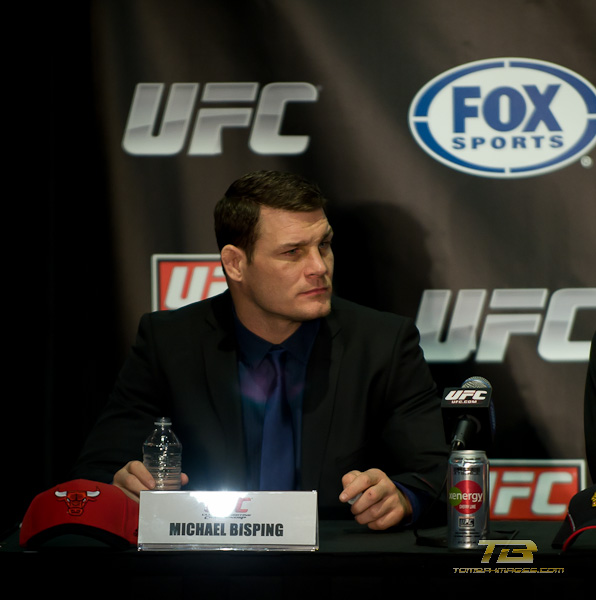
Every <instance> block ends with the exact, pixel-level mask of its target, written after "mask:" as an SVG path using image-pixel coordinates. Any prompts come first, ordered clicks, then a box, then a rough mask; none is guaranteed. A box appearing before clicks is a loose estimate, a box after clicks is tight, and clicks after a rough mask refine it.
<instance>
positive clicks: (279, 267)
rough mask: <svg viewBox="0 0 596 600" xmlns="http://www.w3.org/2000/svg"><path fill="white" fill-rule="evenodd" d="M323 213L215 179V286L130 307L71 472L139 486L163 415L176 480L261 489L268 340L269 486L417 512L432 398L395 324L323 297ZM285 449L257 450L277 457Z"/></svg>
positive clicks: (299, 193)
mask: <svg viewBox="0 0 596 600" xmlns="http://www.w3.org/2000/svg"><path fill="white" fill-rule="evenodd" d="M324 208H325V199H324V197H323V196H322V194H321V192H320V191H319V189H318V188H317V187H316V186H314V185H312V184H311V183H309V182H307V181H305V180H304V179H302V178H301V177H298V176H295V175H291V174H285V173H278V172H267V171H263V172H258V173H251V174H248V175H246V176H244V177H242V178H240V179H239V180H238V181H236V182H234V183H233V184H232V185H231V186H230V188H229V189H228V191H227V192H226V194H225V196H224V198H222V200H220V202H219V203H218V205H217V206H216V209H215V229H216V235H217V240H218V245H219V248H220V252H221V259H222V265H223V267H224V270H225V274H226V278H227V282H228V288H229V290H228V291H227V292H225V293H224V294H222V295H221V296H218V297H215V298H212V299H208V300H205V301H203V302H199V303H195V304H192V305H190V306H187V307H184V308H182V309H179V310H177V311H169V312H157V313H152V314H149V315H145V316H144V317H143V319H142V320H141V324H140V327H139V334H138V338H137V342H136V344H135V346H134V347H133V351H132V353H131V356H130V358H129V359H128V360H127V362H126V364H125V366H124V368H123V370H122V372H121V374H120V376H119V378H118V381H117V383H116V386H115V390H114V393H113V394H112V397H111V400H110V402H109V403H108V406H107V407H106V410H105V411H104V414H103V415H102V416H101V417H100V419H99V421H98V423H97V425H96V427H95V428H94V430H93V432H92V433H91V435H90V437H89V440H88V443H87V445H86V447H85V449H84V452H83V454H82V456H81V459H80V461H79V464H78V465H77V468H76V470H75V474H76V475H77V476H80V477H87V478H92V479H97V480H102V479H103V480H106V479H107V478H109V479H110V480H111V478H112V476H113V483H114V485H117V486H119V487H120V488H122V489H123V490H124V492H125V493H126V494H128V495H129V496H131V497H135V498H137V497H138V495H139V492H140V491H141V490H143V489H151V488H152V487H153V486H154V481H153V479H152V477H151V475H150V474H149V473H148V471H147V470H146V469H145V467H144V466H143V464H142V463H141V462H140V460H138V459H139V458H140V456H139V453H140V451H141V446H142V442H143V440H144V439H145V437H147V435H148V434H149V432H150V431H151V430H152V428H153V421H154V420H155V419H156V418H158V417H160V416H163V415H167V416H170V417H171V418H172V421H173V423H174V426H175V430H176V432H177V433H178V436H179V437H180V438H181V441H182V443H183V446H184V455H183V461H184V470H185V472H186V473H185V474H184V475H183V484H185V485H189V486H190V487H191V488H193V489H203V490H208V489H235V490H240V489H252V490H255V489H276V487H275V486H276V482H277V480H275V481H274V482H273V483H264V480H263V477H265V476H266V475H268V474H269V473H270V471H269V469H270V467H267V468H265V467H263V468H261V465H262V463H261V461H262V460H265V459H266V458H267V455H268V454H269V453H268V452H267V451H266V449H265V445H264V444H265V442H264V441H263V440H264V438H265V437H266V436H265V433H264V432H265V428H266V420H267V418H268V417H267V416H266V411H267V408H266V407H267V401H268V396H269V395H270V392H269V388H267V389H265V386H264V385H261V383H262V381H263V380H264V379H266V378H267V377H269V376H270V374H271V372H272V369H273V367H271V366H269V363H268V360H265V359H266V358H267V357H268V356H269V353H270V351H271V350H275V351H283V354H284V356H285V359H284V360H285V363H284V371H283V376H282V377H283V378H284V383H285V386H284V390H285V395H286V396H287V400H288V411H289V412H288V414H289V415H291V416H290V417H289V421H290V431H289V434H288V439H291V440H292V441H291V443H289V444H288V445H289V446H290V450H289V452H290V456H289V461H290V462H291V464H292V467H291V468H289V467H288V469H286V470H285V473H287V474H288V475H289V480H290V483H288V484H287V486H288V487H284V488H282V489H316V490H317V491H318V498H319V510H320V514H321V515H322V516H325V515H327V514H330V513H331V512H336V511H337V509H339V508H342V505H346V503H348V502H350V504H351V507H350V510H351V512H352V513H353V514H354V516H355V518H356V520H357V521H358V522H359V523H362V524H366V525H368V526H369V527H370V528H372V529H386V528H388V527H391V526H394V525H397V524H399V523H402V524H403V523H406V524H407V523H410V522H413V521H415V520H416V519H417V518H418V517H419V515H420V512H421V511H422V510H423V509H424V507H425V505H426V504H428V503H429V501H430V500H431V499H432V498H433V497H434V495H435V494H437V493H438V492H439V490H440V488H441V484H442V482H443V479H444V476H445V470H446V456H447V448H446V445H445V442H444V435H443V431H442V423H441V417H440V408H439V407H440V401H439V398H438V396H437V395H436V388H435V385H434V382H433V381H432V378H431V376H430V373H429V370H428V366H427V365H426V363H425V361H424V357H423V354H422V351H421V349H420V347H419V345H418V342H419V338H418V332H417V330H416V328H415V327H414V324H413V323H412V321H411V320H409V319H405V318H403V317H399V316H397V315H391V314H388V313H380V312H378V311H374V310H371V309H367V308H364V307H361V306H358V305H355V304H353V303H350V302H347V301H345V300H341V299H339V298H335V297H333V296H332V276H333V265H334V257H333V252H332V250H331V239H332V236H333V231H332V229H331V226H330V225H329V223H328V221H327V217H326V215H325V210H324ZM355 243H357V240H356V241H355ZM267 385H269V384H267ZM285 452H286V450H283V451H282V450H279V451H278V450H275V451H274V452H273V454H274V455H275V457H276V459H277V461H276V462H277V463H279V462H280V461H281V458H280V457H281V455H282V454H284V453H285ZM126 461H129V462H126ZM124 463H126V464H125V465H124V466H122V465H123V464H124ZM263 464H264V463H263ZM277 466H278V465H277V464H274V465H273V466H272V467H271V469H272V472H273V471H274V470H275V469H276V468H277ZM284 476H285V475H284ZM277 477H278V475H277V474H276V478H277ZM279 477H280V479H279V480H280V481H281V477H282V476H281V475H280V476H279ZM284 485H286V484H284ZM343 510H345V508H344V509H343Z"/></svg>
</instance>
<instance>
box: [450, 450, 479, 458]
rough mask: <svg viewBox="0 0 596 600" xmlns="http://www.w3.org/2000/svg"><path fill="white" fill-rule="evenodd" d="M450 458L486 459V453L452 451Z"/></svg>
mask: <svg viewBox="0 0 596 600" xmlns="http://www.w3.org/2000/svg"><path fill="white" fill-rule="evenodd" d="M451 456H461V457H467V456H476V457H478V458H486V452H485V451H484V450H452V451H451Z"/></svg>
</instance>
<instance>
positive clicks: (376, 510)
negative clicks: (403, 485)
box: [339, 469, 412, 529]
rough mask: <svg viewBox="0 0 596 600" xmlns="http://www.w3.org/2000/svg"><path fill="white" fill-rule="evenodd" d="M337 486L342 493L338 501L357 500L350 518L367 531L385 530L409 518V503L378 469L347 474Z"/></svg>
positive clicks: (410, 513) (410, 509)
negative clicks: (340, 488) (365, 526)
mask: <svg viewBox="0 0 596 600" xmlns="http://www.w3.org/2000/svg"><path fill="white" fill-rule="evenodd" d="M341 482H342V485H343V486H344V491H343V492H342V493H341V494H340V496H339V499H340V501H341V502H348V501H350V500H352V499H353V498H356V497H357V499H356V500H355V502H354V503H353V504H352V514H353V515H354V516H355V518H356V521H357V522H358V523H360V524H361V525H368V527H369V528H370V529H387V528H388V527H393V526H394V525H397V524H398V523H400V522H401V521H402V520H403V519H409V518H410V517H411V516H412V506H411V505H410V501H409V500H408V499H407V498H406V497H405V496H404V495H403V494H402V492H401V491H400V490H399V489H398V488H397V486H396V485H395V484H394V483H393V481H391V479H389V477H387V475H386V474H385V473H383V471H381V470H379V469H369V470H368V471H364V472H361V471H350V472H349V473H346V474H345V475H344V476H343V477H342V480H341ZM359 494H361V495H360V496H359Z"/></svg>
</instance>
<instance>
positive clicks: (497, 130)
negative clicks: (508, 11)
mask: <svg viewBox="0 0 596 600" xmlns="http://www.w3.org/2000/svg"><path fill="white" fill-rule="evenodd" d="M409 122H410V129H411V131H412V134H413V136H414V138H415V139H416V141H417V142H418V144H420V146H421V147H422V148H423V149H424V150H425V151H426V152H427V153H428V154H430V155H431V156H432V157H433V158H435V159H436V160H438V161H440V162H442V163H443V164H445V165H447V166H448V167H451V168H453V169H457V170H458V171H463V172H464V173H470V174H473V175H479V176H481V177H496V178H516V177H530V176H533V175H540V174H544V173H548V172H550V171H554V170H556V169H560V168H561V167H564V166H566V165H568V164H570V163H572V162H574V161H576V160H578V159H579V158H580V157H581V156H583V155H585V154H586V153H588V152H589V151H590V149H591V148H592V147H593V146H594V144H595V143H596V89H595V88H594V86H593V85H592V84H591V83H590V82H589V81H587V80H586V79H584V78H583V77H581V76H580V75H578V74H577V73H574V72H573V71H570V70H569V69H566V68H564V67H560V66H558V65H555V64H552V63H548V62H544V61H540V60H533V59H528V58H497V59H488V60H481V61H477V62H472V63H468V64H465V65H461V66H459V67H456V68H454V69H451V70H449V71H446V72H445V73H442V74H441V75H439V76H438V77H435V78H434V79H433V80H431V81H429V82H428V83H427V84H426V85H425V86H424V87H423V88H422V89H421V90H420V91H419V92H418V94H416V96H415V98H414V100H413V101H412V104H411V106H410V113H409Z"/></svg>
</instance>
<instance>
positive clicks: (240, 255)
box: [221, 244, 247, 282]
mask: <svg viewBox="0 0 596 600" xmlns="http://www.w3.org/2000/svg"><path fill="white" fill-rule="evenodd" d="M246 262H247V261H246V253H245V252H244V250H242V248H238V247H237V246H233V245H232V244H228V245H227V246H224V247H223V248H222V249H221V264H222V266H223V268H224V271H225V272H226V275H227V276H228V277H229V278H230V279H231V280H232V281H235V282H240V281H242V276H243V274H244V266H245V265H246Z"/></svg>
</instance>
